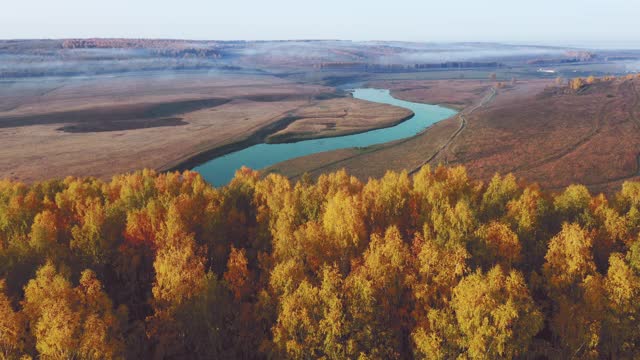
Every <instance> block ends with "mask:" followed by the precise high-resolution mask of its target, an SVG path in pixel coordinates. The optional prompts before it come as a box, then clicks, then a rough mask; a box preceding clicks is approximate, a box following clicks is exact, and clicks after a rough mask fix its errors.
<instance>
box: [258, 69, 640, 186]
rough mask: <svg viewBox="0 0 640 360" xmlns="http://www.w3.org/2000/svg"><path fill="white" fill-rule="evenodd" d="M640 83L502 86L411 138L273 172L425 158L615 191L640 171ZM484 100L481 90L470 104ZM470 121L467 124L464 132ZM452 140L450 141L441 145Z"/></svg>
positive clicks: (482, 172) (357, 167)
mask: <svg viewBox="0 0 640 360" xmlns="http://www.w3.org/2000/svg"><path fill="white" fill-rule="evenodd" d="M448 83H454V82H448ZM444 84H446V83H444ZM413 85H414V86H416V84H413ZM432 85H434V84H432ZM419 86H420V87H418V86H417V89H416V90H414V91H398V92H396V96H398V97H401V98H403V99H405V100H410V99H414V100H415V96H416V95H415V94H417V93H420V92H419V91H420V89H422V88H423V87H424V84H420V85H419ZM442 86H444V85H442ZM457 86H459V85H457V84H453V85H451V87H452V88H455V87H457ZM469 87H470V88H472V86H471V85H469ZM397 88H402V89H409V88H410V85H409V84H397ZM638 89H640V80H638V79H634V80H622V79H618V80H615V81H608V82H601V83H596V84H594V85H588V86H586V87H585V88H583V89H581V90H580V91H578V92H577V93H574V92H568V91H565V90H560V89H558V88H557V87H555V86H553V83H552V82H549V81H541V80H533V81H526V82H518V83H516V84H515V85H514V86H509V87H507V88H503V89H499V90H498V91H497V95H496V97H495V99H492V100H491V101H490V102H487V103H486V104H482V106H479V107H474V111H473V112H472V113H469V109H470V108H471V107H467V108H466V110H465V111H464V112H463V113H462V114H463V116H462V117H460V116H457V117H455V118H451V119H447V120H445V121H442V122H440V123H438V124H436V125H434V126H432V127H431V128H429V129H427V130H426V131H425V132H424V133H422V134H420V135H418V136H416V137H414V138H412V139H408V140H405V141H401V142H397V143H393V144H386V145H383V146H379V147H374V148H372V149H366V150H364V151H362V150H360V151H358V150H345V151H340V152H329V153H323V154H316V155H313V156H309V157H305V158H302V159H294V160H291V161H289V162H285V163H282V164H279V165H277V166H275V167H273V168H271V169H269V171H275V172H279V173H283V174H286V175H288V176H292V177H297V176H299V175H301V174H302V173H304V172H309V173H311V174H312V175H317V174H319V173H320V172H321V171H324V170H335V169H339V168H346V169H347V170H348V171H350V172H352V173H353V174H355V175H357V176H360V177H362V178H367V177H379V176H381V175H382V174H383V173H384V171H385V169H392V170H400V169H405V170H408V171H413V170H415V168H416V166H418V165H419V158H422V159H423V161H425V160H428V159H430V161H429V163H430V164H432V165H436V164H438V163H445V164H464V165H465V166H466V168H467V170H468V172H469V173H470V174H471V175H472V176H473V177H476V178H479V179H483V180H488V179H490V178H491V177H492V176H493V174H494V173H496V172H501V173H507V172H513V173H515V174H516V175H518V176H519V177H522V178H524V179H527V180H528V181H531V182H538V183H540V184H541V185H542V186H543V187H546V188H550V189H556V188H561V187H563V186H566V185H568V184H571V183H578V182H580V183H584V184H586V185H587V186H589V187H590V188H591V189H592V190H594V191H604V192H611V191H612V190H615V189H616V188H617V187H618V186H619V185H620V184H621V182H622V181H624V180H628V179H634V178H636V177H637V176H638V174H639V173H638V171H639V168H638V167H639V164H638V154H640V140H638V139H639V138H640V119H639V118H638V111H640V109H639V108H638V107H639V105H640V101H639V99H640V97H639V93H638ZM452 91H453V90H452ZM438 93H439V94H441V93H446V91H442V92H438ZM406 94H410V95H408V96H414V97H413V98H408V96H407V97H405V96H404V95H406ZM425 96H427V95H425ZM460 97H466V95H464V93H463V94H462V95H460V96H458V97H453V98H452V100H445V101H442V102H449V103H451V102H457V101H459V99H460ZM425 99H428V98H426V97H425ZM431 99H433V98H431ZM470 100H471V99H470ZM432 101H433V100H432ZM479 101H480V100H479V99H478V97H477V96H476V97H475V98H473V101H471V102H473V103H476V104H477V103H478V102H479ZM463 119H466V124H465V126H464V128H463V129H462V130H461V131H459V130H460V129H461V127H460V126H461V121H462V120H463ZM456 131H459V133H458V134H456ZM453 135H456V136H453ZM445 139H449V140H450V142H449V143H448V144H447V145H446V146H444V147H443V148H442V149H440V145H441V144H443V142H444V141H445ZM376 164H378V165H376ZM380 164H385V166H381V165H380Z"/></svg>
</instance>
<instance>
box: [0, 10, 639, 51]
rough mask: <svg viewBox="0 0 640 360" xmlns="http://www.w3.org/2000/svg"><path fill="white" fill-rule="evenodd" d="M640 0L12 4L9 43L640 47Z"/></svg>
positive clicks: (4, 34) (5, 32)
mask: <svg viewBox="0 0 640 360" xmlns="http://www.w3.org/2000/svg"><path fill="white" fill-rule="evenodd" d="M638 19H640V1H638V0H606V1H605V0H534V1H526V2H525V1H517V0H485V1H480V0H437V1H430V0H387V1H381V0H366V1H365V0H315V1H304V0H270V1H269V0H177V1H176V0H173V1H166V0H5V3H4V4H3V5H2V12H0V38H3V39H10V38H68V37H153V38H190V39H223V40H227V39H247V40H253V39H329V38H330V39H352V40H408V41H507V42H530V43H537V42H549V43H584V42H595V43H601V42H606V41H609V40H617V41H619V42H623V43H624V42H640V26H638Z"/></svg>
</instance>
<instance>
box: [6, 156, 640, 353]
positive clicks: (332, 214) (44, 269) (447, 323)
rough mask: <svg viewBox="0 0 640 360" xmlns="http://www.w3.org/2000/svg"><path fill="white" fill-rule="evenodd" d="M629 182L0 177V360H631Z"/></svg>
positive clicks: (639, 188) (455, 171) (462, 174)
mask: <svg viewBox="0 0 640 360" xmlns="http://www.w3.org/2000/svg"><path fill="white" fill-rule="evenodd" d="M639 209H640V183H637V182H627V183H625V184H624V185H623V186H622V188H621V189H620V191H619V192H618V193H617V194H615V196H613V197H611V198H610V199H608V198H607V197H605V196H604V195H594V194H591V193H590V192H589V190H588V189H587V188H586V187H584V186H581V185H572V186H569V187H567V188H566V189H565V190H564V191H561V192H558V193H549V192H545V191H542V190H541V189H540V188H539V187H538V186H537V185H535V184H527V183H525V182H523V181H518V180H517V179H516V178H515V177H514V176H513V175H506V176H501V175H495V176H494V178H493V179H492V180H491V181H490V182H488V183H486V184H484V183H481V182H479V181H474V180H472V179H469V178H468V177H467V174H466V171H465V169H464V168H463V167H452V168H447V167H443V166H439V167H437V168H435V169H431V168H429V167H425V168H423V169H421V170H420V171H419V172H418V173H416V174H415V175H413V176H409V175H408V174H407V173H406V172H402V173H396V172H388V173H387V174H386V175H385V176H384V177H383V178H381V179H369V180H368V181H367V182H362V181H360V180H358V179H356V178H355V177H352V176H349V175H348V174H347V173H346V172H344V171H339V172H335V173H330V174H324V175H321V176H320V177H319V178H318V179H317V180H312V179H310V178H309V177H308V176H305V177H303V178H302V179H301V180H300V181H297V182H295V183H293V182H291V181H289V180H288V179H287V178H285V177H283V176H280V175H277V174H271V175H268V176H266V177H264V178H261V177H260V175H259V174H258V172H256V171H252V170H249V169H246V168H243V169H241V170H239V171H238V172H237V174H236V176H235V178H234V179H233V180H232V181H231V182H230V183H229V184H228V185H227V186H224V187H221V188H213V187H211V186H210V185H208V184H207V183H206V182H205V181H204V180H203V179H202V178H201V177H200V175H198V174H197V173H195V172H190V171H186V172H183V173H179V172H175V173H156V172H154V171H151V170H144V171H139V172H135V173H131V174H126V175H119V176H115V177H114V178H113V179H112V180H111V181H101V180H97V179H94V178H74V177H69V178H67V179H64V180H50V181H44V182H39V183H35V184H31V185H25V184H22V183H19V182H13V181H6V180H5V181H0V279H1V280H0V357H2V358H6V359H28V358H42V359H70V358H76V359H119V358H131V359H135V358H156V359H162V358H166V359H181V358H196V359H209V358H215V359H227V358H228V359H234V358H255V359H261V358H291V359H302V358H305V359H306V358H324V359H394V358H397V359H414V358H415V359H450V358H462V359H488V358H491V359H512V358H550V359H556V358H634V357H638V356H640V331H638V327H639V325H640V322H639V320H638V316H639V315H640V302H638V301H637V298H638V295H639V292H640V240H639V239H638V234H639V230H640V210H639Z"/></svg>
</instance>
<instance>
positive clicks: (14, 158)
mask: <svg viewBox="0 0 640 360" xmlns="http://www.w3.org/2000/svg"><path fill="white" fill-rule="evenodd" d="M39 82H40V83H41V84H34V83H33V82H31V81H25V82H19V81H16V82H7V83H6V84H5V85H6V86H3V87H2V90H0V92H1V94H0V109H3V110H4V111H0V143H2V144H3V146H2V148H0V178H1V177H8V178H11V179H19V180H23V181H34V180H40V179H44V178H50V177H64V176H68V175H77V176H80V175H85V176H86V175H92V176H98V177H102V178H106V177H109V176H110V175H112V174H115V173H118V172H126V171H131V170H135V169H139V168H142V167H150V168H156V169H170V168H174V167H180V165H181V164H183V163H189V161H190V160H191V159H192V158H194V157H197V156H198V155H199V154H202V153H207V152H211V151H215V150H216V149H222V150H221V151H225V150H224V149H227V151H228V149H231V147H229V146H233V145H234V144H244V145H246V144H248V143H256V142H260V141H262V140H263V138H264V137H266V136H267V135H269V134H271V133H273V132H276V131H278V130H280V129H284V128H286V127H287V126H288V125H290V124H291V123H292V121H294V120H295V119H297V118H301V117H302V118H304V117H313V116H314V114H322V121H324V122H326V123H336V124H340V126H339V127H338V126H336V128H337V129H338V130H339V131H341V132H343V133H348V132H352V131H362V130H364V129H367V128H373V127H381V126H388V124H389V123H392V122H397V121H399V120H401V119H403V118H405V117H407V115H408V114H407V111H406V110H404V109H400V108H394V107H392V106H382V105H377V104H374V105H373V108H372V109H373V110H375V111H377V112H378V113H379V114H375V113H373V112H370V110H369V109H368V108H367V106H366V104H364V103H365V102H363V101H360V100H355V99H352V98H339V99H335V96H336V95H335V94H334V90H333V89H331V88H328V87H324V86H318V85H304V84H296V83H292V82H289V81H286V80H281V79H278V78H276V77H273V76H263V75H260V76H258V75H238V74H222V73H206V72H205V73H204V74H203V73H183V74H175V75H172V76H170V75H167V74H161V75H148V74H142V75H134V76H117V77H97V78H90V79H68V78H67V79H60V78H52V79H48V80H44V81H43V80H42V79H39ZM315 109H317V110H315ZM345 114H347V116H345ZM362 119H367V121H362ZM307 121H308V123H309V124H310V123H312V122H313V121H317V119H312V120H307ZM351 122H353V124H351ZM302 128H303V129H304V131H305V132H306V133H305V136H312V135H311V134H309V132H310V131H315V130H314V129H313V127H309V126H306V127H305V126H303V127H302ZM294 129H295V128H294ZM318 131H319V134H321V135H324V136H326V133H327V130H326V129H318ZM240 146H242V145H240Z"/></svg>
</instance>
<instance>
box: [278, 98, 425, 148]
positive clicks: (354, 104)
mask: <svg viewBox="0 0 640 360" xmlns="http://www.w3.org/2000/svg"><path fill="white" fill-rule="evenodd" d="M412 115H413V113H412V112H411V111H410V110H407V109H403V108H398V107H394V106H389V105H385V104H378V103H371V102H369V101H363V100H359V99H354V98H350V97H347V98H338V99H330V100H325V101H322V102H320V103H317V104H313V105H311V106H306V107H301V108H299V109H298V110H296V111H294V112H293V113H292V116H294V117H296V118H299V119H298V120H296V121H295V122H293V123H291V124H290V125H289V126H287V127H286V128H285V129H282V130H280V131H278V132H277V133H275V134H273V135H270V136H269V137H268V138H267V141H269V142H282V141H298V140H303V139H310V138H319V137H331V136H340V135H347V134H354V133H359V132H363V131H367V130H371V129H373V128H380V127H387V126H393V125H395V124H397V123H399V122H401V121H403V120H405V119H406V118H408V117H411V116H412Z"/></svg>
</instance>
